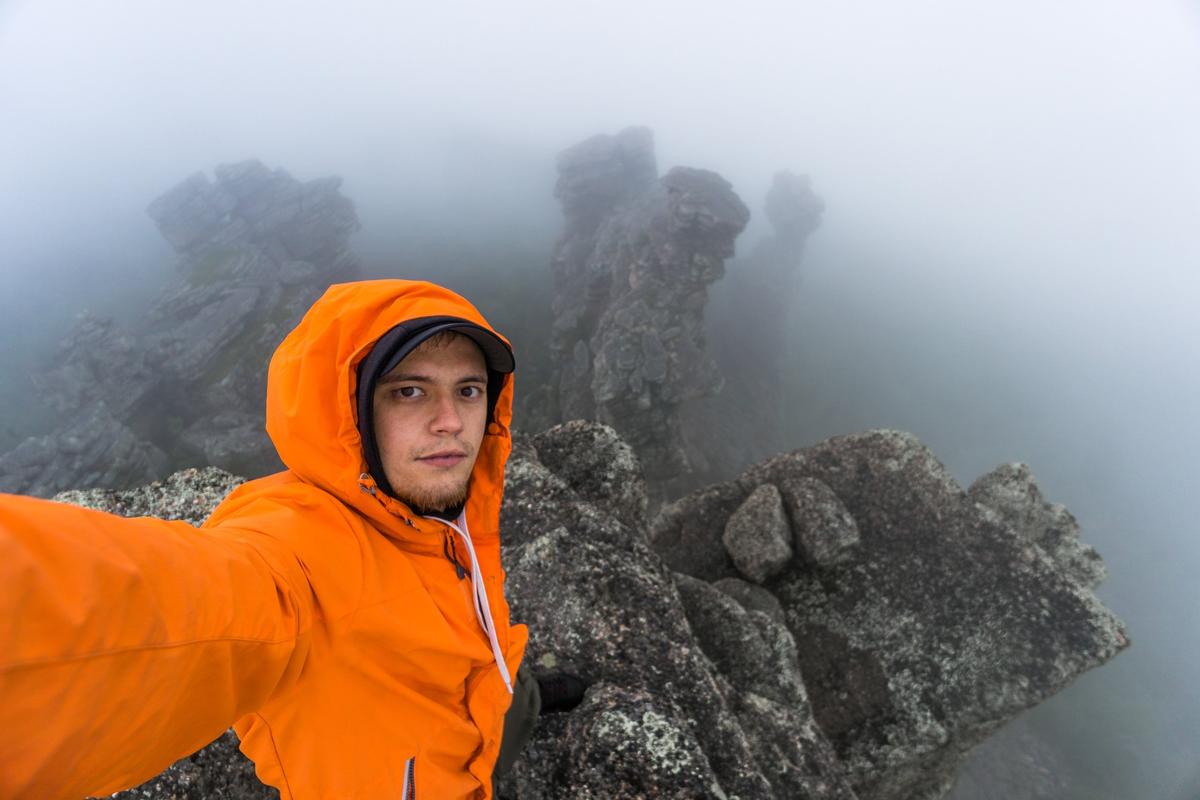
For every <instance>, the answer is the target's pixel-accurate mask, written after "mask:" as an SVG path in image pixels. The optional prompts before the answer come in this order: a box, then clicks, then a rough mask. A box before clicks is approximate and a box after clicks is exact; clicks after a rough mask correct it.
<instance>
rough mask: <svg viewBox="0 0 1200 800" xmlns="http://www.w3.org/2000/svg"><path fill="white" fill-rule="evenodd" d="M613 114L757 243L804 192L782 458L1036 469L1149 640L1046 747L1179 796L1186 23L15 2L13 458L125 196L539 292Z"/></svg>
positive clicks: (8, 121)
mask: <svg viewBox="0 0 1200 800" xmlns="http://www.w3.org/2000/svg"><path fill="white" fill-rule="evenodd" d="M118 6H119V7H118ZM633 124H638V125H647V126H649V127H651V128H652V129H653V130H654V131H655V136H656V141H657V147H658V160H659V167H660V170H662V171H665V170H666V169H667V168H669V167H671V166H674V165H677V164H683V165H688V166H696V167H702V168H706V169H711V170H715V171H717V172H719V173H720V174H721V175H723V176H724V177H725V178H726V179H728V180H729V181H731V182H732V183H733V185H734V188H735V190H736V191H737V192H738V193H739V195H740V196H741V197H742V199H743V200H744V201H745V202H746V203H747V205H749V206H750V208H751V210H752V214H753V217H752V221H751V225H750V227H749V229H748V230H747V231H746V233H745V234H744V235H743V237H742V239H740V240H739V251H740V252H748V251H749V247H750V245H752V243H753V242H754V240H755V239H756V238H757V237H759V236H761V235H762V234H763V233H764V232H765V223H764V222H763V221H762V216H763V215H762V213H761V205H762V199H763V196H764V194H765V191H766V189H767V187H768V186H769V184H770V180H771V176H772V174H773V173H774V172H775V171H776V170H779V169H784V168H788V169H792V170H794V171H797V172H802V173H807V174H809V175H810V176H811V177H812V180H813V185H814V188H815V189H816V191H817V193H818V194H819V195H820V196H821V197H822V198H823V200H824V201H825V203H826V213H825V217H824V221H823V223H822V226H821V227H820V228H819V229H818V231H817V233H816V234H815V235H814V236H813V238H812V240H811V242H810V245H809V251H808V253H807V256H806V261H805V264H804V268H803V279H802V281H801V284H800V289H799V293H798V294H797V297H796V304H795V313H794V318H793V319H792V320H791V325H792V328H791V330H792V336H791V338H790V340H789V342H788V346H787V349H788V353H787V361H786V363H787V364H788V365H789V370H788V373H787V375H786V376H785V380H786V381H787V383H788V385H789V387H791V393H792V396H793V397H794V409H795V416H794V422H793V429H792V430H790V431H788V432H787V435H786V436H784V437H782V438H783V439H784V440H783V441H780V443H779V448H778V449H780V450H785V449H791V448H794V447H797V446H800V445H803V444H807V443H810V442H813V441H817V440H819V439H821V438H824V437H826V436H829V435H832V434H835V433H844V432H849V431H854V430H861V429H865V428H872V427H885V426H886V427H898V428H903V429H906V430H911V431H913V432H914V433H916V434H917V435H919V436H920V437H921V438H922V439H923V440H924V441H925V442H926V443H928V444H929V445H930V446H931V447H933V449H934V451H935V452H936V453H937V454H938V455H939V457H941V458H942V459H943V461H944V462H945V463H946V464H947V466H949V467H950V469H951V470H952V471H953V472H954V474H955V475H956V476H957V477H958V478H959V479H960V480H961V481H963V482H964V483H968V482H970V481H971V480H973V479H974V478H975V477H977V476H978V475H980V474H982V473H983V472H985V471H987V470H989V469H990V468H992V467H993V466H995V465H996V464H998V463H1001V462H1004V461H1012V460H1023V461H1027V462H1028V463H1030V465H1031V466H1032V468H1033V471H1034V473H1035V475H1036V476H1037V477H1038V479H1039V481H1040V482H1041V484H1042V487H1043V490H1044V491H1045V492H1046V494H1047V495H1048V496H1049V498H1050V499H1051V500H1054V501H1058V502H1063V503H1066V504H1067V505H1068V507H1069V508H1070V509H1071V510H1072V511H1073V512H1074V513H1075V514H1076V516H1077V517H1078V518H1079V520H1080V523H1081V524H1082V526H1083V530H1084V538H1085V539H1086V540H1087V541H1088V542H1089V543H1091V544H1093V545H1095V546H1096V547H1097V548H1098V549H1099V550H1100V552H1101V554H1102V555H1103V556H1104V557H1105V560H1106V562H1107V563H1108V566H1109V570H1110V573H1111V578H1110V580H1109V581H1108V583H1107V584H1105V585H1104V587H1102V589H1101V590H1100V594H1101V597H1102V598H1103V599H1104V600H1105V602H1106V603H1107V604H1109V605H1110V607H1112V608H1113V609H1114V610H1115V611H1116V612H1117V613H1118V614H1119V615H1120V616H1121V617H1122V618H1123V619H1125V621H1126V622H1127V623H1128V624H1129V627H1130V632H1131V634H1132V638H1133V642H1134V644H1133V647H1132V648H1131V649H1130V650H1129V651H1127V652H1125V653H1123V654H1122V655H1120V656H1119V657H1118V658H1117V659H1116V660H1115V661H1114V662H1112V663H1111V664H1109V665H1107V666H1105V667H1103V668H1101V669H1099V670H1096V671H1094V672H1093V673H1090V674H1088V675H1086V676H1085V677H1084V678H1083V679H1081V680H1080V681H1079V682H1078V683H1077V684H1076V685H1075V686H1073V687H1072V688H1070V689H1069V690H1067V691H1066V692H1064V693H1063V694H1062V695H1060V696H1059V697H1057V698H1055V699H1054V700H1052V701H1051V702H1050V703H1048V704H1047V705H1046V706H1045V707H1044V708H1040V709H1038V710H1036V711H1035V712H1033V714H1034V720H1035V722H1036V724H1037V725H1038V726H1039V730H1042V731H1043V732H1045V733H1046V735H1048V736H1054V737H1057V741H1058V742H1059V743H1060V746H1061V747H1062V748H1063V749H1064V750H1066V751H1068V757H1069V760H1070V761H1071V763H1072V764H1073V765H1074V766H1075V767H1077V768H1079V769H1080V770H1081V771H1082V772H1089V771H1090V774H1091V777H1090V779H1088V780H1087V781H1085V782H1081V783H1080V784H1079V785H1078V787H1077V788H1076V792H1077V796H1079V797H1092V798H1128V797H1134V796H1138V797H1162V798H1180V799H1182V798H1195V797H1197V796H1200V776H1197V774H1196V771H1195V767H1194V764H1195V763H1197V759H1198V758H1200V742H1197V741H1195V740H1194V732H1195V731H1196V730H1200V690H1198V689H1197V685H1196V682H1195V678H1194V677H1193V673H1194V665H1195V664H1196V663H1200V633H1198V632H1197V629H1196V624H1195V622H1194V609H1195V608H1196V607H1197V604H1198V601H1200V590H1197V589H1196V588H1195V585H1194V584H1195V580H1194V575H1195V574H1196V570H1197V567H1200V545H1197V544H1196V541H1195V534H1196V533H1197V527H1198V526H1197V523H1196V520H1195V511H1194V500H1195V498H1196V497H1197V496H1198V494H1200V479H1198V469H1197V466H1196V454H1197V453H1198V452H1200V421H1198V420H1200V415H1198V414H1197V410H1196V409H1197V401H1198V399H1200V377H1198V376H1200V321H1198V316H1200V315H1198V314H1197V309H1200V278H1198V277H1197V267H1198V266H1200V237H1197V232H1198V231H1200V155H1197V146H1196V143H1197V142H1200V8H1198V7H1197V6H1196V4H1195V3H1184V2H1169V1H1168V0H1141V2H1137V3H1134V2H1132V1H1129V2H1115V1H1112V0H1064V2H1060V3H1054V4H1045V3H1038V2H1034V1H1033V0H1011V1H1010V2H1006V3H999V2H992V3H989V4H987V5H986V6H985V5H984V4H980V3H971V4H963V3H954V2H950V0H944V1H941V2H939V1H936V0H912V1H910V2H903V3H893V4H884V3H868V2H863V1H862V0H850V1H848V2H842V3H837V4H831V3H815V2H803V1H802V2H792V3H782V2H779V3H765V2H756V1H754V0H751V2H745V3H740V4H737V5H736V6H730V5H728V4H720V5H717V4H708V5H706V4H698V3H684V2H663V3H655V4H634V3H631V2H625V0H613V2H607V3H573V4H551V3H543V4H539V3H528V2H525V3H519V4H505V5H503V6H500V5H497V4H493V3H486V2H475V3H450V2H447V3H440V4H438V3H426V4H396V3H385V2H375V3H370V2H345V3H340V4H319V5H318V4H311V7H310V6H309V4H297V3H294V2H289V3H284V2H278V1H277V0H272V1H271V2H260V3H256V4H241V3H239V4H235V3H231V2H209V3H204V4H187V5H185V4H178V3H162V2H154V1H153V0H140V1H139V2H126V3H121V4H111V3H94V2H83V3H80V2H71V3H68V2H65V1H64V0H41V2H12V1H11V0H10V1H9V2H0V337H2V338H0V342H2V344H0V369H3V370H4V375H5V377H4V379H3V382H2V383H0V403H2V404H3V405H2V406H0V408H2V409H3V410H0V450H2V449H4V448H7V447H10V446H12V445H13V444H15V441H16V439H17V437H19V436H20V435H23V434H24V433H26V432H29V431H35V430H38V429H39V426H41V427H44V426H46V425H48V424H50V423H51V420H48V419H47V418H46V416H45V414H46V412H45V411H44V410H42V409H41V408H40V406H39V404H38V403H36V401H34V400H33V399H32V391H33V390H32V388H31V384H30V383H29V380H28V377H27V372H28V370H30V369H31V368H33V367H34V366H35V365H37V364H38V363H41V362H43V361H44V360H45V359H47V358H49V357H50V356H51V354H52V353H53V344H54V342H55V341H56V339H57V337H58V336H60V335H61V334H62V333H63V332H65V330H66V329H67V328H68V327H69V325H70V323H71V319H72V318H73V316H74V315H75V314H76V313H78V312H79V311H81V310H82V309H84V308H90V309H93V310H96V311H100V312H104V313H115V314H117V315H119V316H133V315H136V313H137V309H138V308H139V307H140V306H142V305H144V304H145V303H146V302H149V300H150V299H152V298H153V296H154V295H155V293H156V292H157V290H158V289H159V288H161V287H162V286H163V285H164V284H165V282H166V281H167V280H168V279H169V278H170V276H171V270H172V264H173V262H174V257H173V254H172V252H171V250H170V248H169V247H168V246H167V245H166V243H165V242H164V241H163V240H162V239H161V238H160V237H159V235H158V233H157V231H156V230H155V229H154V226H153V224H152V223H151V221H150V220H149V218H148V217H147V216H146V214H145V207H146V205H147V203H149V201H150V200H152V199H153V198H154V197H155V196H157V195H158V194H159V193H161V192H162V191H164V190H165V189H167V188H169V187H171V186H172V185H174V184H175V183H176V182H177V181H179V180H181V179H182V178H184V177H186V176H187V175H189V174H191V173H193V172H195V171H197V170H206V171H207V170H211V168H212V167H213V166H214V165H216V164H218V163H222V162H229V161H236V160H241V159H244V158H248V157H257V158H260V159H262V160H263V161H264V162H265V163H266V164H267V165H268V166H269V167H272V168H274V167H283V168H285V169H287V170H288V171H289V172H291V173H292V174H293V175H294V176H296V177H297V178H299V179H301V180H307V179H311V178H317V177H322V176H325V175H330V174H336V175H341V176H342V177H343V178H344V179H345V183H344V184H343V187H342V191H343V192H344V193H345V194H346V195H347V196H349V197H351V198H352V199H353V200H354V201H355V203H356V205H357V208H358V213H359V216H360V218H361V221H362V225H363V229H362V232H361V233H360V234H358V235H357V237H356V239H355V247H356V249H357V251H358V252H359V253H360V254H361V255H362V256H363V259H364V262H365V265H366V267H367V270H368V271H369V272H370V273H371V274H395V275H403V276H406V277H431V278H435V279H436V278H439V277H443V276H450V277H461V276H462V275H464V274H468V273H470V272H471V271H474V270H479V271H484V270H489V269H496V270H502V271H508V272H514V271H519V272H520V273H521V275H523V276H524V277H523V278H522V279H524V280H534V279H537V276H539V275H543V276H544V277H545V280H546V281H548V280H549V273H548V269H547V262H548V259H549V256H550V252H551V249H552V247H553V240H554V237H555V235H556V233H557V230H558V225H559V222H560V219H559V216H558V210H557V206H556V204H555V201H554V199H553V196H552V187H553V182H554V178H555V172H554V156H555V154H556V153H557V152H558V151H559V150H561V149H562V148H564V147H566V146H568V145H571V144H573V143H575V142H576V141H578V140H580V139H582V138H585V137H587V136H590V135H592V134H595V133H615V132H617V131H618V130H620V129H621V128H623V127H626V126H628V125H633ZM498 265H499V266H498ZM514 265H518V266H514ZM731 279H732V273H731ZM718 290H719V288H718ZM474 299H476V300H477V301H478V303H479V305H480V306H481V307H482V308H484V310H485V311H487V312H490V309H489V307H488V299H487V298H474ZM736 390H737V387H736V386H730V387H727V388H726V393H727V395H728V397H729V403H730V408H731V409H736V404H737V400H736Z"/></svg>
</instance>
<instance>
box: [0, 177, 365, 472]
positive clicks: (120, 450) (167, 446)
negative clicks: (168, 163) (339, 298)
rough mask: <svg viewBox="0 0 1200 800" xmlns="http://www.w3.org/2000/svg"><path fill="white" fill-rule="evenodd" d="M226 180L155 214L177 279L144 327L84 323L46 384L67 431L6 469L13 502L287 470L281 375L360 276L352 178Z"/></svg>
mask: <svg viewBox="0 0 1200 800" xmlns="http://www.w3.org/2000/svg"><path fill="white" fill-rule="evenodd" d="M214 173H215V177H216V180H215V182H214V181H210V180H209V179H208V178H207V177H206V176H204V175H203V174H200V173H197V174H195V175H193V176H191V177H190V178H188V179H186V180H185V181H183V182H182V183H180V184H179V185H177V186H176V187H174V188H173V189H171V190H169V191H168V192H166V193H165V194H163V195H162V196H161V197H159V198H158V199H156V200H155V201H154V202H152V203H151V204H150V206H149V208H148V209H147V211H148V213H149V214H150V216H151V218H152V219H153V220H154V221H155V223H156V224H157V225H158V229H159V231H160V232H161V233H162V235H163V237H164V238H165V239H166V240H167V241H168V242H169V243H170V244H171V246H172V247H173V248H174V249H175V251H176V252H177V253H178V256H179V261H178V274H179V275H178V279H177V280H176V281H175V282H174V283H173V285H171V286H170V287H168V289H167V290H166V291H165V292H164V293H163V295H162V296H161V297H160V298H159V299H158V301H157V302H156V303H155V304H154V306H153V307H151V308H149V309H147V312H146V314H145V315H144V316H143V317H142V318H141V319H139V320H137V321H136V323H135V325H134V327H133V328H131V329H128V330H126V329H123V328H122V327H121V326H119V325H118V324H116V323H115V322H113V321H112V320H106V319H98V318H95V317H93V316H91V315H88V314H84V315H81V318H80V319H79V321H78V323H77V324H76V326H75V328H74V329H73V330H72V331H71V332H69V333H68V334H67V336H66V337H65V338H64V339H63V341H62V342H61V344H60V346H59V352H58V354H57V355H56V356H55V357H54V358H53V359H52V360H51V362H50V364H49V365H48V368H47V370H46V371H45V372H43V373H42V374H40V375H38V376H36V383H37V385H38V387H39V390H40V391H41V393H42V395H43V397H44V400H45V402H46V403H48V404H49V405H50V406H51V407H52V408H53V409H54V410H55V412H56V413H57V416H58V418H59V419H60V420H62V422H63V424H62V427H61V428H59V429H58V430H56V431H54V432H52V433H51V434H49V435H47V436H43V437H37V438H31V439H28V440H26V441H25V442H23V443H22V444H21V445H19V446H18V447H17V448H16V449H14V450H12V451H10V452H9V453H7V454H6V455H4V456H3V457H0V490H4V491H9V492H22V493H26V494H37V495H48V494H52V493H53V492H55V491H57V490H59V489H62V488H65V487H68V486H98V487H106V486H107V487H111V486H128V485H132V484H133V483H136V482H138V481H146V480H150V479H153V478H156V477H161V476H162V475H163V474H165V472H166V471H167V470H168V468H169V466H172V465H174V466H176V467H177V466H182V465H187V464H195V463H202V464H215V465H218V466H222V467H226V468H229V469H233V470H236V471H239V472H243V473H249V474H256V473H260V472H263V471H266V470H270V469H273V468H275V467H276V466H277V465H278V461H277V459H276V456H275V453H274V449H273V448H272V447H271V445H270V442H269V441H268V440H267V437H266V434H265V432H264V431H263V408H264V405H265V397H266V364H267V362H268V359H269V358H270V354H271V352H272V351H273V350H274V348H275V346H276V345H277V344H278V343H279V341H280V340H281V339H282V338H283V336H284V334H286V333H287V331H288V330H289V329H290V328H291V327H292V326H293V325H294V324H295V323H296V322H297V321H298V320H299V318H300V316H301V314H302V313H303V312H304V311H305V310H306V309H307V308H308V306H309V305H310V304H311V303H312V301H313V300H315V299H316V298H317V297H318V296H319V295H320V293H321V292H322V291H324V289H325V288H326V287H327V286H328V285H329V284H330V283H333V282H335V281H340V280H350V279H353V278H355V277H357V276H358V274H359V266H358V261H357V259H356V257H355V256H354V254H353V253H352V252H351V250H350V248H349V237H350V234H352V233H353V232H354V231H356V230H358V218H357V216H356V215H355V213H354V206H353V204H352V203H351V202H350V201H349V200H348V199H347V198H346V197H344V196H343V195H342V194H341V193H340V192H339V191H338V187H339V185H340V183H341V181H340V179H338V178H324V179H320V180H313V181H308V182H305V183H302V182H300V181H297V180H296V179H295V178H293V177H291V176H290V175H288V174H287V173H286V172H285V171H283V170H281V169H280V170H274V171H272V170H269V169H267V168H266V167H265V166H263V164H261V163H260V162H258V161H245V162H242V163H239V164H229V165H222V166H218V167H217V168H216V169H215V170H214Z"/></svg>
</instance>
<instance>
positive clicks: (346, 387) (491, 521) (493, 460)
mask: <svg viewBox="0 0 1200 800" xmlns="http://www.w3.org/2000/svg"><path fill="white" fill-rule="evenodd" d="M437 316H447V317H459V318H462V319H465V320H468V321H470V322H473V323H475V324H477V325H480V326H482V327H484V328H486V329H487V330H489V331H491V332H492V333H495V334H496V335H497V336H499V337H500V338H501V339H503V340H504V341H505V343H508V340H507V339H504V337H502V336H500V334H499V333H498V332H496V331H495V329H494V328H492V327H491V325H489V324H488V322H487V320H485V319H484V318H483V315H482V314H480V313H479V311H478V310H477V309H476V308H475V307H474V306H473V305H471V304H470V303H469V302H467V300H466V299H464V298H463V297H460V296H459V295H457V294H455V293H454V292H452V291H450V290H449V289H445V288H443V287H441V286H437V285H435V284H432V283H428V282H426V281H405V280H376V281H359V282H356V283H343V284H335V285H333V286H330V287H329V289H328V290H327V291H326V292H325V294H324V295H322V296H321V298H320V299H318V300H317V302H316V303H314V304H313V306H312V308H310V309H309V310H308V312H307V313H306V314H305V315H304V318H303V319H302V320H300V324H298V325H297V326H296V328H295V329H294V330H293V331H292V332H291V333H289V334H288V335H287V337H286V338H285V339H284V340H283V342H282V343H281V344H280V345H279V347H278V348H277V349H276V350H275V354H274V356H272V358H271V366H270V369H269V371H268V373H267V433H268V435H270V437H271V441H272V442H273V443H274V445H275V449H276V450H277V451H278V452H279V457H280V459H281V460H282V461H283V463H284V464H285V465H287V467H288V469H289V470H290V471H291V472H292V474H293V475H295V476H296V477H297V478H299V479H300V480H302V481H304V482H305V483H309V484H312V485H314V486H317V487H319V488H321V489H324V490H325V491H327V492H329V493H331V494H333V495H334V496H336V497H337V498H338V499H340V500H341V501H342V502H343V503H345V504H347V505H349V506H351V507H352V508H354V509H356V510H357V511H359V512H361V513H363V514H364V515H366V516H368V517H370V518H372V519H373V520H375V521H376V522H377V523H378V524H379V526H380V528H381V529H382V530H383V531H384V532H385V533H389V534H391V535H393V536H398V537H401V538H403V537H405V536H406V535H408V531H412V530H414V529H417V530H419V529H420V527H421V518H419V517H415V516H414V514H413V512H412V511H411V509H409V508H408V507H407V506H406V505H405V504H404V503H402V502H400V501H398V500H395V499H393V498H391V497H388V496H387V495H385V494H384V493H383V492H382V491H379V490H377V488H376V487H375V484H374V481H373V480H372V479H371V478H370V476H369V474H368V468H367V462H366V458H365V457H364V455H363V446H362V439H361V437H360V434H359V430H358V425H357V418H356V414H357V412H356V410H355V406H356V394H357V372H358V365H359V363H360V362H361V361H362V360H363V359H364V358H366V356H367V355H368V354H369V353H370V352H371V348H372V347H373V346H374V345H375V343H376V342H377V341H378V340H379V338H380V337H381V336H383V335H384V334H385V333H387V332H388V331H389V330H391V329H392V328H393V327H395V326H396V325H399V324H400V323H402V322H406V321H408V320H412V319H417V318H420V317H437ZM501 379H502V381H503V383H502V384H501V387H500V391H499V395H498V397H497V400H496V405H495V410H494V412H493V416H492V420H491V421H490V422H489V423H488V426H487V430H486V431H485V433H484V437H483V443H482V444H481V445H480V448H479V455H478V457H477V458H476V460H475V467H474V470H473V471H472V473H471V484H470V490H469V493H468V497H467V504H466V514H467V520H468V524H469V526H470V530H471V533H472V538H473V539H475V540H476V541H484V540H487V539H489V538H494V537H496V536H498V530H499V518H500V499H501V496H502V495H503V492H504V464H505V462H506V461H507V460H508V454H509V451H510V450H511V448H512V440H511V436H510V432H509V426H510V424H511V422H512V391H513V378H512V375H511V374H508V375H503V376H501ZM406 529H407V530H406Z"/></svg>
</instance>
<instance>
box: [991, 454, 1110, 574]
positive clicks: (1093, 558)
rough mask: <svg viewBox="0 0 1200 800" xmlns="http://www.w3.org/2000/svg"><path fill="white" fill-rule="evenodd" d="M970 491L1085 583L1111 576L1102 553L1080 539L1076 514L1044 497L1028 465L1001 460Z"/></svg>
mask: <svg viewBox="0 0 1200 800" xmlns="http://www.w3.org/2000/svg"><path fill="white" fill-rule="evenodd" d="M968 495H969V496H970V497H971V499H972V500H974V501H975V502H977V503H979V504H981V505H983V506H986V507H987V508H989V509H991V510H992V511H994V512H996V513H997V514H999V516H1000V520H1001V522H1003V524H1005V525H1007V526H1008V527H1009V528H1010V529H1011V530H1012V531H1013V532H1014V533H1016V534H1017V535H1018V536H1020V537H1021V538H1022V539H1023V540H1024V541H1026V542H1028V543H1030V544H1032V545H1034V546H1035V547H1038V548H1040V549H1041V550H1042V551H1043V552H1045V553H1046V554H1047V555H1048V556H1050V557H1051V558H1053V559H1054V560H1055V562H1056V563H1057V564H1058V565H1059V566H1060V567H1062V569H1063V570H1064V572H1066V574H1067V575H1069V576H1071V577H1072V578H1074V579H1075V580H1076V581H1078V582H1079V583H1080V584H1081V585H1083V586H1085V587H1087V588H1090V589H1094V588H1096V587H1097V586H1099V585H1100V584H1101V583H1102V582H1103V581H1104V579H1105V578H1106V577H1108V573H1107V570H1106V569H1105V567H1104V561H1103V560H1101V558H1100V554H1099V553H1097V552H1096V551H1095V550H1094V549H1092V548H1091V547H1090V546H1088V545H1086V544H1084V543H1083V542H1082V541H1081V540H1080V538H1079V523H1078V522H1076V521H1075V517H1074V516H1072V514H1071V512H1070V511H1068V510H1067V509H1066V507H1065V506H1063V505H1061V504H1059V503H1048V502H1046V501H1045V499H1043V497H1042V492H1041V490H1040V489H1039V488H1038V485H1037V483H1036V482H1035V481H1034V479H1033V473H1032V472H1031V471H1030V469H1029V467H1028V466H1027V465H1025V464H1001V465H1000V466H999V467H996V469H994V470H992V471H991V472H989V473H988V474H987V475H984V476H983V477H981V478H979V479H978V480H976V481H975V483H973V484H971V488H970V490H968Z"/></svg>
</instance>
